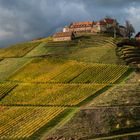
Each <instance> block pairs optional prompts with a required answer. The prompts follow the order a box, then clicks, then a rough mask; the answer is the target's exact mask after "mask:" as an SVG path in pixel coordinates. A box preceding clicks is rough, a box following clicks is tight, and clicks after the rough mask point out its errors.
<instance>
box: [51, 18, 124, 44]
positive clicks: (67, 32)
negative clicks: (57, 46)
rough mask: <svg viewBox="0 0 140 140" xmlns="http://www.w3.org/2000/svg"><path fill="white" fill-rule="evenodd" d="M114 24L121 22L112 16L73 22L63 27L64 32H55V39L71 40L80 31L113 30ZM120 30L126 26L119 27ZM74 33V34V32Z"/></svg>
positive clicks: (102, 31) (95, 32)
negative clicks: (97, 19)
mask: <svg viewBox="0 0 140 140" xmlns="http://www.w3.org/2000/svg"><path fill="white" fill-rule="evenodd" d="M114 26H118V28H119V24H118V22H117V20H115V19H112V18H104V19H103V20H100V21H97V22H94V21H93V22H91V21H86V22H72V23H71V24H70V25H69V26H66V27H64V28H63V31H62V32H59V33H55V34H54V36H53V37H54V41H70V40H72V39H74V34H78V33H94V34H97V33H105V32H109V31H112V29H113V27H114ZM119 29H120V30H122V31H123V30H125V27H124V28H122V26H121V28H119ZM73 33H74V34H73Z"/></svg>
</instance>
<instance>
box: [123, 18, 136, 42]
mask: <svg viewBox="0 0 140 140" xmlns="http://www.w3.org/2000/svg"><path fill="white" fill-rule="evenodd" d="M125 26H126V36H127V37H128V38H129V39H130V38H131V36H132V35H133V33H135V29H134V27H133V25H132V24H131V23H130V22H129V21H128V20H126V22H125Z"/></svg>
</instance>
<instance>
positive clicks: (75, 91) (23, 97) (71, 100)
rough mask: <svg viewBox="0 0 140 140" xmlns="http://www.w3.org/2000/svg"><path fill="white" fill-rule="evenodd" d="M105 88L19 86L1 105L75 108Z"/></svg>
mask: <svg viewBox="0 0 140 140" xmlns="http://www.w3.org/2000/svg"><path fill="white" fill-rule="evenodd" d="M104 87H106V85H105V84H19V86H18V87H17V88H16V89H14V90H13V91H12V92H10V94H9V95H8V96H6V97H5V98H3V99H2V100H1V102H0V104H2V105H40V106H43V105H45V106H46V105H47V106H48V105H49V106H50V105H51V106H74V105H78V104H79V103H81V102H82V101H84V100H85V99H86V98H88V97H90V96H91V95H94V94H95V93H96V92H97V91H99V90H101V89H102V88H104Z"/></svg>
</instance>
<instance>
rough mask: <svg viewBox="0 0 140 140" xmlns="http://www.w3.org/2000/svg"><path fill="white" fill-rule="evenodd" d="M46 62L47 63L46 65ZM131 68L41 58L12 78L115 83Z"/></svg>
mask: <svg viewBox="0 0 140 140" xmlns="http://www.w3.org/2000/svg"><path fill="white" fill-rule="evenodd" d="M45 63H46V65H45ZM128 70H129V67H126V66H121V65H114V64H86V63H82V62H81V63H80V62H76V61H69V62H64V63H60V64H58V63H55V64H53V63H50V62H49V61H48V60H44V59H41V60H40V61H38V62H35V61H32V62H31V63H29V64H27V65H26V66H25V67H24V68H23V69H22V70H20V72H17V73H15V75H13V76H12V77H11V78H10V80H13V81H22V82H29V81H30V82H48V83H95V84H96V83H99V84H105V83H114V82H115V81H117V80H118V79H119V78H121V76H122V75H123V74H125V73H127V71H128Z"/></svg>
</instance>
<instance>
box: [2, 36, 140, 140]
mask: <svg viewBox="0 0 140 140" xmlns="http://www.w3.org/2000/svg"><path fill="white" fill-rule="evenodd" d="M115 49H116V44H115V40H114V39H113V38H112V37H108V36H105V35H83V36H80V37H78V38H76V39H75V40H73V41H69V42H53V41H52V38H51V37H49V38H45V39H41V40H34V41H31V42H25V43H20V44H17V45H13V46H11V47H8V48H5V49H0V111H1V112H0V140H22V139H26V140H39V139H41V140H46V139H48V140H49V139H50V140H51V139H52V140H53V139H57V140H58V139H61V138H65V139H66V140H67V139H70V138H74V139H85V140H87V139H94V138H98V137H103V138H104V137H111V138H112V139H113V138H114V137H115V138H116V137H117V136H118V138H119V137H121V138H122V137H138V135H140V130H139V126H140V118H139V112H140V110H139V103H140V100H139V98H138V97H139V91H140V88H139V77H140V74H139V73H136V72H135V71H134V69H132V68H130V67H129V66H126V65H125V64H124V62H123V61H122V60H120V59H119V58H118V57H117V56H116V52H115Z"/></svg>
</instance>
